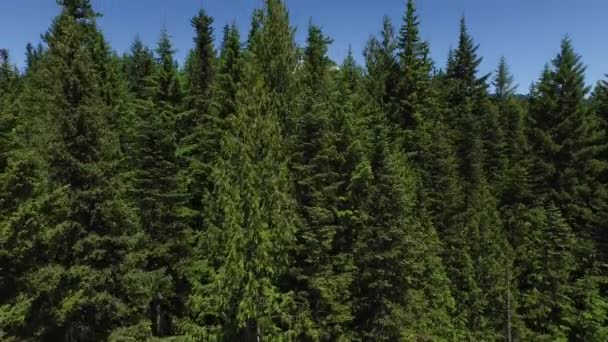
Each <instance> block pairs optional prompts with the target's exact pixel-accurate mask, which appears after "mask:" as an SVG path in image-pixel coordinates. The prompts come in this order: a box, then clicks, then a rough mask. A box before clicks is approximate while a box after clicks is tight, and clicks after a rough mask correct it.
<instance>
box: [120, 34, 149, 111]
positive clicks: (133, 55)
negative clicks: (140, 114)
mask: <svg viewBox="0 0 608 342" xmlns="http://www.w3.org/2000/svg"><path fill="white" fill-rule="evenodd" d="M125 69H126V70H125V74H126V76H127V82H128V85H129V91H131V93H132V94H133V95H134V96H135V98H139V99H143V98H145V97H147V96H150V94H149V92H148V88H149V82H150V77H151V76H152V75H153V74H154V71H155V67H154V56H153V52H152V51H151V50H150V49H149V48H147V47H146V46H145V45H144V43H143V42H142V41H141V39H140V38H139V36H136V37H135V40H134V41H133V43H132V44H131V50H130V54H129V55H128V56H126V58H125Z"/></svg>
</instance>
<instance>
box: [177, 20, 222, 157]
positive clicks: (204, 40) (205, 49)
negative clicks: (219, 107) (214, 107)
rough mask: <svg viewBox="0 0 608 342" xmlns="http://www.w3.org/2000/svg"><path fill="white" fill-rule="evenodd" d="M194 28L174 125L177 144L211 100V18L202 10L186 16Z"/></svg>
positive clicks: (199, 118) (204, 112)
mask: <svg viewBox="0 0 608 342" xmlns="http://www.w3.org/2000/svg"><path fill="white" fill-rule="evenodd" d="M190 23H191V25H192V27H193V28H194V31H195V34H196V35H195V37H194V49H192V50H191V51H190V54H189V55H188V60H187V61H186V68H185V69H186V70H185V71H186V93H187V96H186V103H187V104H186V106H187V109H188V110H186V111H185V112H183V113H181V115H180V117H179V120H178V123H177V127H178V134H179V140H180V145H182V144H183V143H181V140H184V139H185V140H186V142H185V144H189V142H188V141H187V140H189V139H192V138H194V137H189V136H190V135H192V134H193V128H194V127H197V125H199V124H201V120H203V118H204V116H205V115H208V114H209V113H208V111H209V103H210V102H211V82H212V80H213V77H214V73H215V66H214V65H215V59H216V56H215V51H214V47H213V26H212V25H213V18H212V17H210V16H208V15H207V14H206V13H205V11H204V10H200V11H199V13H198V14H197V15H196V16H195V17H194V18H192V19H191V20H190Z"/></svg>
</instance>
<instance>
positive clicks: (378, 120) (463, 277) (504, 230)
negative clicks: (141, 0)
mask: <svg viewBox="0 0 608 342" xmlns="http://www.w3.org/2000/svg"><path fill="white" fill-rule="evenodd" d="M58 3H59V5H60V6H61V8H62V10H61V13H60V14H59V16H58V17H57V18H55V20H54V21H53V23H52V26H51V27H50V28H49V30H48V32H47V33H46V34H44V35H43V43H42V44H40V45H39V46H37V47H34V46H32V45H31V44H28V46H27V56H26V57H27V61H26V67H25V68H24V70H18V69H17V68H16V67H15V66H13V65H12V64H11V60H10V58H9V53H8V51H7V50H0V339H1V340H3V341H105V340H108V341H142V340H175V341H182V340H184V341H186V340H187V341H207V340H210V341H501V340H503V341H558V340H559V341H563V340H572V341H607V340H608V292H607V291H608V271H607V269H606V265H607V262H608V252H607V251H608V231H607V230H606V229H608V214H607V213H608V134H607V133H608V80H606V81H602V82H600V83H599V84H598V85H597V86H596V87H595V89H594V90H593V91H591V89H589V88H588V87H586V85H585V67H584V65H583V63H582V61H581V57H580V56H579V55H577V53H576V52H575V50H574V47H573V43H572V42H571V41H570V39H569V38H567V37H566V38H564V40H563V41H562V45H561V49H560V52H559V54H558V55H557V56H556V57H555V58H554V59H553V60H552V61H551V62H550V63H549V64H547V65H546V66H545V68H544V70H543V72H542V74H541V75H540V77H539V80H538V82H536V83H534V84H533V85H532V87H531V89H530V93H529V95H526V96H523V95H517V94H515V89H516V86H515V85H514V84H513V82H514V81H513V77H512V76H511V74H510V73H509V68H508V65H507V62H506V60H505V59H504V58H503V59H501V60H500V61H499V63H498V67H497V69H496V72H495V73H493V75H481V74H480V73H479V70H478V69H479V65H480V62H481V57H480V56H479V55H478V53H477V50H478V47H477V45H476V44H475V42H474V40H473V37H472V36H471V35H470V33H469V31H468V28H467V26H466V23H465V20H464V18H463V19H462V20H461V22H460V34H459V38H458V42H457V44H456V45H455V46H456V48H455V49H454V50H452V51H451V52H450V54H449V57H448V62H447V65H446V66H445V67H443V68H438V67H436V65H435V64H434V62H433V61H432V60H431V59H430V57H429V51H430V47H429V44H428V43H427V42H425V41H424V40H422V39H421V36H420V26H419V25H420V23H419V20H418V17H417V14H416V8H415V4H414V1H413V0H409V1H407V6H406V8H404V14H403V23H402V24H401V25H400V28H399V29H396V28H395V26H394V25H393V24H392V23H391V21H390V20H389V19H388V18H385V19H384V21H383V25H382V27H381V30H380V32H379V34H378V36H375V37H372V38H371V39H370V40H369V42H368V44H367V46H366V49H365V52H364V61H365V65H363V66H359V65H357V63H356V62H355V58H354V57H353V55H352V53H349V55H348V56H347V58H346V59H345V60H344V61H342V62H340V63H335V62H334V61H332V60H331V59H330V58H329V57H328V55H327V52H328V49H329V47H330V44H331V43H332V40H331V39H330V38H329V37H327V36H326V35H325V34H324V33H323V31H322V29H321V28H320V27H318V26H316V25H314V24H313V23H312V22H311V24H310V26H309V27H308V38H307V40H306V42H305V45H304V46H303V47H299V46H298V45H297V44H296V43H295V40H294V28H293V27H292V26H290V22H289V15H288V12H287V9H286V7H285V4H284V3H283V2H282V1H281V0H266V1H265V4H264V6H263V8H261V9H258V10H256V11H255V12H254V14H253V18H252V23H251V28H250V31H249V32H248V36H247V39H246V40H244V41H243V40H242V39H241V34H240V33H239V31H238V29H237V28H236V26H234V25H229V26H226V27H225V28H224V30H223V32H222V37H220V39H221V42H220V44H217V45H215V39H216V37H215V33H214V30H213V27H212V24H213V18H211V17H210V16H208V15H207V14H206V13H205V12H204V11H203V10H201V11H200V12H199V13H197V14H196V15H195V16H194V18H193V19H192V20H191V24H192V28H193V32H194V40H193V43H194V44H193V47H192V50H191V52H190V53H189V55H188V58H187V61H186V62H185V64H184V66H183V67H178V65H177V62H176V61H175V58H174V49H173V47H172V42H171V37H170V36H169V34H168V33H167V30H166V29H164V28H163V29H162V31H161V34H160V39H159V42H158V44H157V46H156V48H155V49H151V48H149V47H146V46H145V45H144V43H143V42H142V41H141V40H140V39H139V38H136V39H135V41H134V43H133V45H132V48H131V50H130V52H128V53H127V54H125V55H123V56H119V55H117V54H116V53H115V52H113V51H112V50H111V48H110V47H109V44H108V43H107V41H106V40H105V39H104V37H103V35H102V33H101V31H100V30H99V28H98V26H97V23H96V18H97V17H98V14H97V13H96V12H95V11H94V9H93V8H92V7H91V4H90V1H89V0H61V1H58Z"/></svg>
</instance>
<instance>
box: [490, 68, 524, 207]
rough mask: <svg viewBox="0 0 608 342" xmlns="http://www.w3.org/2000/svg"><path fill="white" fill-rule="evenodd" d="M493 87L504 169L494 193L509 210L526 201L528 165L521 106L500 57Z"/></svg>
mask: <svg viewBox="0 0 608 342" xmlns="http://www.w3.org/2000/svg"><path fill="white" fill-rule="evenodd" d="M493 84H494V97H493V98H494V102H495V104H496V108H497V113H498V122H499V123H500V127H501V130H502V134H503V139H504V146H503V148H502V149H501V158H502V159H503V161H502V162H501V163H502V166H503V167H504V169H503V172H502V174H501V175H500V179H499V180H498V183H499V184H498V186H497V193H498V194H499V197H500V200H501V205H502V206H507V207H512V206H514V205H516V204H517V203H522V202H528V203H529V202H530V192H529V188H528V187H529V184H530V180H529V179H528V173H529V168H530V165H529V164H530V163H529V158H528V152H529V151H528V141H527V137H526V130H527V127H526V113H525V109H524V108H523V105H522V104H521V103H520V101H518V100H517V99H516V98H515V96H514V95H515V88H516V87H515V86H514V85H513V76H512V75H511V74H510V72H509V69H508V66H507V63H506V60H505V58H504V57H503V58H501V59H500V62H499V64H498V68H497V71H496V76H495V77H494V82H493Z"/></svg>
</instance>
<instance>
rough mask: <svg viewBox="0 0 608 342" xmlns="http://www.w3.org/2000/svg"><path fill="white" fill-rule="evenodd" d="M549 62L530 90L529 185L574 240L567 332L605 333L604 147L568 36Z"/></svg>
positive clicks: (579, 63) (583, 68)
mask: <svg viewBox="0 0 608 342" xmlns="http://www.w3.org/2000/svg"><path fill="white" fill-rule="evenodd" d="M552 64H553V67H552V68H549V66H546V67H545V70H544V71H543V74H542V76H541V78H540V80H539V82H538V83H537V84H536V85H535V86H534V88H533V89H532V99H531V103H530V125H531V130H530V143H531V148H532V152H533V160H532V170H531V176H532V182H533V184H532V185H533V187H532V189H533V190H534V192H535V194H537V199H538V201H540V205H543V204H544V205H547V203H554V204H555V206H557V208H558V209H559V210H560V211H561V214H562V215H563V217H564V219H565V220H566V223H567V224H568V225H569V226H570V227H572V230H573V231H574V234H575V237H576V239H577V241H578V242H577V244H578V246H579V248H577V249H576V253H575V258H576V262H575V265H576V270H575V271H574V272H573V273H572V275H571V277H570V282H571V283H573V284H577V289H576V291H574V292H572V293H571V294H570V300H572V301H574V302H575V307H576V310H577V312H578V313H577V314H576V315H578V316H577V317H579V318H580V319H578V320H575V321H570V322H569V325H568V326H567V330H569V331H571V334H574V335H577V336H584V335H585V334H590V335H591V336H594V337H593V338H598V336H603V334H605V331H602V330H601V329H597V326H598V325H600V326H601V325H602V324H603V323H598V322H605V316H604V317H603V318H602V316H603V315H604V313H605V312H606V311H605V310H606V298H605V296H603V297H602V296H601V295H600V294H599V293H598V291H601V288H602V286H605V285H602V284H605V282H606V279H605V276H603V275H602V274H603V272H602V271H601V267H602V266H601V264H599V265H598V263H597V262H598V258H599V256H598V254H597V252H596V251H597V249H596V246H594V245H595V244H597V243H598V242H599V243H601V238H598V237H600V236H602V230H603V227H604V226H605V224H604V221H603V217H602V212H603V208H605V205H606V190H605V185H604V184H603V183H602V175H603V174H604V173H605V172H606V162H605V161H603V160H601V153H602V152H603V151H605V149H606V145H605V144H606V142H605V139H604V134H605V133H604V132H603V131H602V130H601V126H600V120H599V118H598V117H597V116H596V115H595V113H594V112H593V111H591V108H590V107H589V106H588V104H587V101H586V99H585V96H586V94H587V92H588V90H589V89H588V88H587V87H586V86H585V81H584V71H585V67H584V66H583V64H582V62H581V60H580V56H578V55H577V54H576V53H575V51H574V49H573V47H572V43H571V41H570V39H569V38H567V37H566V38H565V39H564V40H563V41H562V44H561V49H560V52H559V54H558V55H557V56H556V58H555V59H554V60H553V63H552ZM598 267H599V268H598ZM590 298H593V300H590ZM553 324H556V323H555V322H554V323H553ZM587 338H589V337H587Z"/></svg>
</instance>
